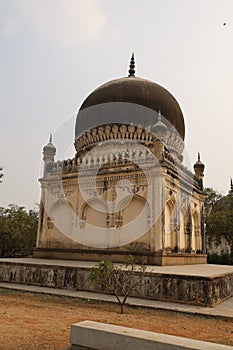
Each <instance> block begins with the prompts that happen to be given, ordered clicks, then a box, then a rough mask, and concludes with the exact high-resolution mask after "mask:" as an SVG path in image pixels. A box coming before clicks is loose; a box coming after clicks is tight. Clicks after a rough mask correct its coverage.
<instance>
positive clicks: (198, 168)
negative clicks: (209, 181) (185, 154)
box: [193, 152, 205, 189]
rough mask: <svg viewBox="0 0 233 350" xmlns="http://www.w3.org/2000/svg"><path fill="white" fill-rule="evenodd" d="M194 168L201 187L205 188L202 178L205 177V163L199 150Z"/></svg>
mask: <svg viewBox="0 0 233 350" xmlns="http://www.w3.org/2000/svg"><path fill="white" fill-rule="evenodd" d="M193 168H194V172H195V176H196V177H197V179H198V181H199V184H200V188H201V189H203V183H202V179H203V177H204V170H205V165H204V164H203V163H202V161H201V159H200V153H199V152H198V157H197V162H196V163H195V164H194V166H193Z"/></svg>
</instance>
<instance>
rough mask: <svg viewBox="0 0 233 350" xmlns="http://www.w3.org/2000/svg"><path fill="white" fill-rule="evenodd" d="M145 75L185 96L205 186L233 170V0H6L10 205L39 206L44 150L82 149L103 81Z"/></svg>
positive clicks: (0, 101)
mask: <svg viewBox="0 0 233 350" xmlns="http://www.w3.org/2000/svg"><path fill="white" fill-rule="evenodd" d="M223 23H226V25H225V26H224V25H223ZM132 51H134V52H135V57H136V75H137V76H140V77H143V78H148V79H150V80H153V81H155V82H157V83H159V84H161V85H162V86H164V87H166V88H167V89H168V90H169V91H170V92H171V93H172V94H173V95H174V96H175V98H176V99H177V100H178V101H179V103H180V106H181V108H182V110H183V113H184V116H185V123H186V138H185V143H186V149H187V152H188V154H189V158H190V160H191V163H192V164H193V163H194V162H195V161H196V158H197V152H198V151H200V152H201V159H202V161H203V162H204V163H205V165H206V171H205V185H206V186H211V187H214V188H215V189H217V190H219V191H222V192H223V193H226V192H227V191H228V188H229V178H230V176H233V161H232V144H233V133H232V130H233V1H232V0H228V1H227V0H215V1H214V0H143V1H142V0H127V1H126V0H102V1H101V0H100V1H98V0H37V1H31V0H0V77H1V79H0V120H1V123H0V164H1V165H2V166H3V167H4V173H5V178H4V183H3V184H0V206H7V205H8V204H10V203H16V204H18V205H23V206H25V207H27V208H34V206H35V203H37V202H39V199H40V186H39V183H38V181H37V179H38V177H39V176H40V173H41V165H42V164H41V159H42V154H41V152H42V147H43V146H44V145H45V144H46V143H47V142H48V137H49V133H50V132H52V133H54V144H55V146H56V147H57V159H61V160H62V159H63V158H64V157H66V156H68V155H70V156H73V155H74V149H73V148H72V144H73V141H74V124H75V114H76V113H77V110H78V109H79V107H80V105H81V103H82V101H83V100H84V98H85V97H86V96H87V95H88V94H89V93H90V92H91V91H92V90H94V89H95V88H96V87H97V86H98V85H100V84H102V83H104V82H106V81H108V80H111V79H113V78H117V77H123V76H126V75H127V72H128V64H129V59H130V56H131V52H132Z"/></svg>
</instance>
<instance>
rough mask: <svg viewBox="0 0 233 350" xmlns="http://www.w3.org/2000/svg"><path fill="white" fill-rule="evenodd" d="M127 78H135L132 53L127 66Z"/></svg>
mask: <svg viewBox="0 0 233 350" xmlns="http://www.w3.org/2000/svg"><path fill="white" fill-rule="evenodd" d="M128 77H135V60H134V53H132V56H131V60H130V65H129V75H128Z"/></svg>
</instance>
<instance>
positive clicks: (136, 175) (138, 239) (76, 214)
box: [34, 62, 206, 265]
mask: <svg viewBox="0 0 233 350" xmlns="http://www.w3.org/2000/svg"><path fill="white" fill-rule="evenodd" d="M131 63H132V62H131ZM131 65H132V64H131ZM130 74H131V73H130ZM134 78H135V77H134V76H132V75H130V76H129V78H125V79H123V81H120V83H119V84H120V89H119V88H118V90H119V91H123V92H124V94H125V95H127V94H129V93H130V92H128V90H127V89H129V90H130V86H128V85H129V84H130V85H132V88H133V89H136V90H135V91H136V92H137V86H140V84H143V91H144V90H145V89H146V88H147V87H148V90H149V89H150V90H151V89H152V90H153V84H154V83H152V82H147V81H144V80H142V82H141V80H139V78H135V79H134ZM127 79H129V80H127ZM110 83H111V82H110ZM113 84H116V83H115V82H114V83H113ZM117 84H118V82H117ZM119 84H118V85H119ZM125 84H127V85H126V86H125ZM135 85H136V88H135ZM154 85H155V88H154V89H155V90H156V91H157V90H158V95H159V94H161V95H162V96H163V94H164V95H165V97H166V98H165V97H164V96H163V100H162V102H160V106H161V104H162V103H163V104H164V110H166V108H167V103H168V102H169V103H170V104H171V107H169V108H170V109H168V116H163V115H162V113H161V111H160V110H159V109H158V110H157V111H155V110H152V109H151V108H147V106H143V107H142V106H138V105H136V104H135V103H131V100H130V98H129V96H128V95H127V99H128V100H125V101H123V102H122V97H119V101H120V102H119V103H120V106H119V107H118V104H117V102H115V101H114V103H112V104H110V106H109V103H103V104H100V103H99V102H98V103H99V104H98V103H97V107H98V108H97V112H96V111H95V110H94V112H95V113H97V114H95V113H94V112H93V108H96V106H89V107H88V108H86V109H85V108H84V109H82V108H81V109H80V113H81V114H80V115H78V117H77V123H76V139H75V149H76V154H75V155H74V158H73V159H67V160H64V161H62V162H61V161H57V162H56V161H55V160H54V156H55V152H56V149H55V147H54V146H53V144H52V140H50V142H49V144H48V145H47V146H45V147H44V176H43V178H42V179H40V183H41V189H42V194H41V205H40V218H39V227H38V236H37V247H36V250H35V253H34V254H35V256H36V257H46V258H51V257H52V258H62V259H78V260H101V259H106V258H109V257H110V258H111V259H112V260H114V261H119V262H120V261H123V260H124V258H125V256H126V255H128V254H131V255H135V256H136V258H137V260H139V261H141V260H144V262H146V263H147V264H148V263H149V264H150V263H151V264H158V265H176V264H185V263H190V264H192V263H205V262H206V256H205V244H204V242H205V239H204V223H203V200H204V195H203V185H202V178H203V170H204V165H203V164H202V163H201V161H200V159H198V162H197V163H196V164H195V165H194V172H195V174H193V173H192V172H191V171H190V170H188V169H187V168H186V167H185V166H184V165H183V164H182V160H183V155H182V152H183V149H184V140H183V137H182V135H183V134H184V127H183V116H182V112H181V111H180V110H179V109H178V107H179V106H178V104H177V102H176V101H175V99H174V98H173V97H171V95H170V94H169V93H168V92H166V94H167V95H168V94H169V96H168V97H167V95H166V94H165V92H164V91H166V90H165V89H163V88H161V87H159V86H158V85H157V84H154ZM109 86H111V84H109V85H108V84H107V88H106V89H105V90H106V91H107V92H105V95H104V96H105V97H106V96H108V94H109V89H110V87H109ZM151 86H152V87H151ZM97 90H98V89H97ZM118 90H117V89H116V88H114V89H113V91H118ZM130 91H131V90H130ZM145 91H146V90H145ZM161 91H162V93H161ZM93 94H94V96H96V93H95V92H94V93H93ZM97 95H98V93H97ZM100 95H101V98H102V96H103V94H102V93H101V94H100ZM134 96H135V94H134V95H133V98H134ZM140 96H141V95H140ZM156 96H157V95H156V93H155V94H154V93H153V92H151V97H150V99H151V103H150V101H149V102H147V105H153V103H154V100H155V99H156ZM110 97H111V96H110ZM90 98H91V99H92V100H93V99H94V98H92V95H90ZM108 98H109V97H108ZM114 98H115V97H114ZM117 98H118V96H117ZM117 98H115V99H117ZM124 98H125V97H124ZM166 99H167V100H166ZM169 99H170V100H171V102H170V100H169ZM168 100H169V101H168ZM173 100H174V101H175V102H174V101H173ZM87 101H88V99H87ZM166 101H168V102H166ZM122 104H123V107H124V108H125V109H123V108H122ZM84 105H85V102H84ZM89 105H90V103H89ZM99 106H101V107H99ZM135 106H136V107H137V108H136V109H135ZM177 106H178V107H177ZM110 107H111V108H110ZM116 107H117V108H118V110H117V109H116ZM173 107H174V108H173ZM106 108H107V112H106ZM153 108H154V105H153ZM173 109H176V110H178V112H177V113H178V114H177V115H178V117H177V116H176V115H175V117H173V115H172V116H171V115H170V114H169V113H171V114H172V113H173ZM126 110H127V113H128V114H130V118H131V120H133V122H132V123H129V122H127V121H126V122H125V123H119V122H118V123H112V119H111V118H112V115H113V114H114V113H116V114H117V113H118V112H119V114H120V113H121V114H120V115H124V113H125V111H126ZM169 111H171V112H169ZM99 114H100V115H104V117H103V119H102V121H101V122H99V125H98V126H95V125H94V126H93V127H90V125H89V124H88V129H87V130H83V129H85V128H84V127H83V123H84V122H83V121H85V120H87V121H88V120H89V121H90V120H97V119H98V118H97V117H96V115H97V116H98V115H99ZM139 114H142V115H143V118H144V119H143V120H146V122H145V124H144V125H143V123H141V124H139V122H138V120H136V119H135V120H134V119H133V118H132V115H139ZM93 115H94V117H93ZM106 115H107V117H106ZM127 117H128V115H127V116H126V117H125V116H124V118H125V119H124V120H126V119H127ZM122 118H123V117H122ZM174 118H177V119H179V118H180V119H179V120H178V121H177V120H176V119H174ZM108 119H109V120H108ZM169 120H171V121H172V123H173V124H174V125H175V126H176V127H175V126H174V125H172V124H171V123H170V122H169ZM107 121H109V122H107ZM80 125H81V126H80ZM180 125H181V126H180ZM86 126H87V124H86ZM179 128H180V129H179ZM179 132H180V133H179Z"/></svg>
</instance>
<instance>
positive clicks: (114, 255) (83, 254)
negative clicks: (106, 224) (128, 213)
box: [33, 248, 207, 266]
mask: <svg viewBox="0 0 233 350" xmlns="http://www.w3.org/2000/svg"><path fill="white" fill-rule="evenodd" d="M33 255H34V257H35V258H40V259H62V260H63V259H64V260H78V261H101V260H111V261H113V262H117V263H124V261H125V259H126V257H127V256H129V255H132V256H134V257H135V260H136V261H137V262H138V263H139V264H141V263H144V264H146V265H158V266H173V265H192V264H206V262H207V256H206V255H205V254H192V253H165V252H162V251H161V252H154V253H153V252H146V251H142V252H139V251H133V250H128V251H126V250H124V251H121V250H113V249H111V250H110V249H109V250H100V249H99V250H98V249H95V250H94V249H91V250H87V249H50V248H36V249H35V250H34V252H33Z"/></svg>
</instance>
